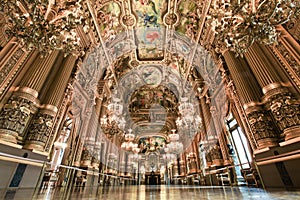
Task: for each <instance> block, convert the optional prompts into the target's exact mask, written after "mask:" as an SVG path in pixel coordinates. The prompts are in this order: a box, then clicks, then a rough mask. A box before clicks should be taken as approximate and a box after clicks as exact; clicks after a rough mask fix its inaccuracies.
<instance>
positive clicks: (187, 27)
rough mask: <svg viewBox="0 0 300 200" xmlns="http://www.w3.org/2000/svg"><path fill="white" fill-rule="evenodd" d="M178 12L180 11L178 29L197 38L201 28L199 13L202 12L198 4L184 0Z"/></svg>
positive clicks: (188, 35)
mask: <svg viewBox="0 0 300 200" xmlns="http://www.w3.org/2000/svg"><path fill="white" fill-rule="evenodd" d="M178 12H179V13H180V23H179V25H178V26H177V27H176V31H177V32H179V33H181V34H185V35H186V36H187V37H189V38H191V39H194V40H195V39H196V37H197V31H198V28H199V24H198V23H199V20H200V18H199V13H201V11H200V10H199V8H198V6H197V4H196V3H195V2H193V1H191V0H182V1H180V3H179V6H178Z"/></svg>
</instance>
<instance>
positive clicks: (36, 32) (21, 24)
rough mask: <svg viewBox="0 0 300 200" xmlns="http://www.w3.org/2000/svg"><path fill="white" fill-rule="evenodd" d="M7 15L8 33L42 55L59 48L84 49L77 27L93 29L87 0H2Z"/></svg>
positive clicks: (77, 51)
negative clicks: (81, 45)
mask: <svg viewBox="0 0 300 200" xmlns="http://www.w3.org/2000/svg"><path fill="white" fill-rule="evenodd" d="M0 4H1V8H0V11H2V12H4V13H5V15H6V16H7V30H6V34H7V35H8V36H9V37H16V38H18V39H19V41H20V43H21V45H22V46H24V47H25V48H26V49H28V50H32V49H34V48H36V49H38V50H39V51H40V52H41V53H42V55H43V54H47V53H49V52H51V51H52V50H55V49H58V50H63V51H64V52H65V54H69V53H71V54H76V55H77V54H79V53H80V52H81V49H80V48H81V47H80V37H79V36H78V34H77V31H76V29H77V28H78V27H79V26H80V27H82V29H83V31H84V32H86V33H87V32H88V31H89V29H90V21H89V18H90V13H89V10H88V7H87V5H86V2H85V0H67V1H63V0H24V1H21V0H19V1H18V0H0Z"/></svg>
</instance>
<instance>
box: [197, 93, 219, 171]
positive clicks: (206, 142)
mask: <svg viewBox="0 0 300 200" xmlns="http://www.w3.org/2000/svg"><path fill="white" fill-rule="evenodd" d="M209 101H210V99H209V97H207V96H201V98H200V105H201V106H200V108H201V110H202V119H203V121H202V123H203V129H204V132H205V134H203V135H202V138H201V140H202V143H203V148H204V150H205V160H206V165H207V167H209V166H210V165H212V157H211V154H210V150H211V148H212V146H213V145H214V143H215V142H216V141H217V138H216V136H215V129H214V126H213V119H212V116H211V113H210V109H209V105H208V103H209Z"/></svg>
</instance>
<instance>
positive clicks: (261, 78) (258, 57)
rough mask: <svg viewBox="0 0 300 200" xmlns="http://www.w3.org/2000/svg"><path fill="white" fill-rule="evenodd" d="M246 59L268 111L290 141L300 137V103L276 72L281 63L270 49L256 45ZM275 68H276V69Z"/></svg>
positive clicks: (250, 49) (251, 48)
mask: <svg viewBox="0 0 300 200" xmlns="http://www.w3.org/2000/svg"><path fill="white" fill-rule="evenodd" d="M245 57H246V59H247V61H248V63H249V66H250V67H251V69H252V71H253V72H254V75H255V76H256V78H257V80H258V82H259V84H260V85H261V87H262V91H263V93H264V102H265V108H266V110H268V111H270V112H271V114H272V115H273V117H274V119H275V120H276V122H277V126H278V127H279V129H280V131H281V132H282V133H283V134H284V135H285V139H286V140H289V139H291V138H294V137H300V103H299V101H298V100H297V99H296V98H295V97H294V96H293V95H292V94H291V92H290V91H289V89H288V88H286V87H284V86H283V85H282V82H283V79H284V78H281V77H280V75H279V74H280V73H278V72H277V71H276V68H279V66H278V65H280V63H279V62H278V60H277V59H276V57H275V56H274V55H273V53H272V52H271V51H270V49H269V47H267V46H264V45H260V44H257V43H254V44H253V45H252V46H251V47H250V48H249V51H248V52H247V53H246V54H245ZM274 66H275V67H274Z"/></svg>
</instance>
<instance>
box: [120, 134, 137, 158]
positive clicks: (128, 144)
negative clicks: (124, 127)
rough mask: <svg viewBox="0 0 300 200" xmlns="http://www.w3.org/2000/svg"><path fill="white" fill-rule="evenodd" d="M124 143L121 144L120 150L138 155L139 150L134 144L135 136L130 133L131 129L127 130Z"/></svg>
mask: <svg viewBox="0 0 300 200" xmlns="http://www.w3.org/2000/svg"><path fill="white" fill-rule="evenodd" d="M124 139H125V142H123V143H122V144H121V148H122V149H124V150H126V151H132V152H134V153H139V151H140V149H139V148H138V144H136V143H134V142H133V141H134V139H135V135H134V134H133V133H132V129H128V133H127V134H125V136H124Z"/></svg>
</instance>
